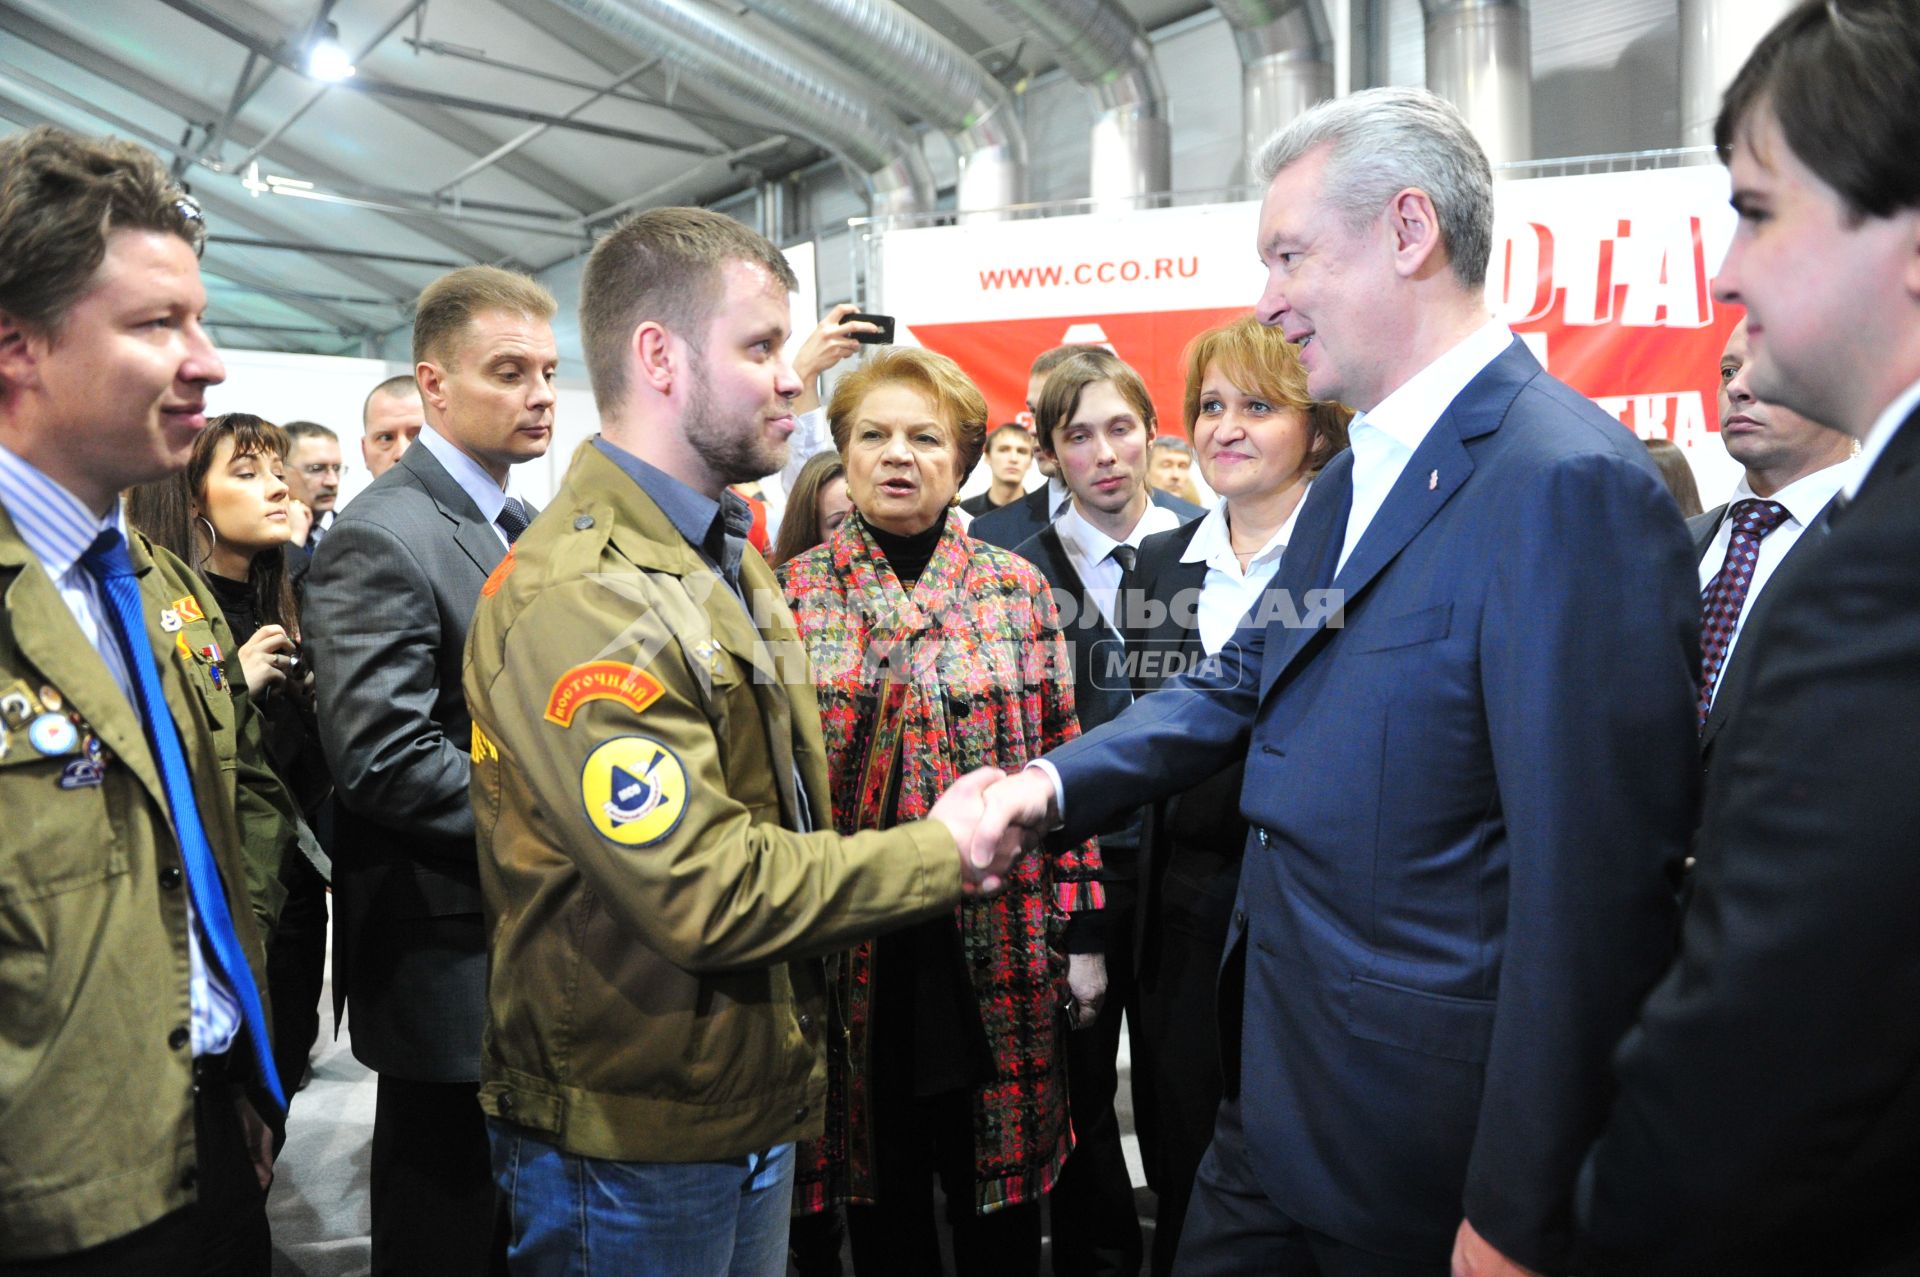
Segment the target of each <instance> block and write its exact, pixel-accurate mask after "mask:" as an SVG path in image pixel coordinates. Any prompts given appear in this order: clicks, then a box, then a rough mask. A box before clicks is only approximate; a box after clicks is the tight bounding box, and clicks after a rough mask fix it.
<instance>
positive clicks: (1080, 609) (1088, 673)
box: [974, 488, 1206, 845]
mask: <svg viewBox="0 0 1920 1277" xmlns="http://www.w3.org/2000/svg"><path fill="white" fill-rule="evenodd" d="M1151 496H1152V501H1153V504H1155V505H1157V506H1159V507H1161V508H1162V509H1166V510H1171V511H1173V512H1174V513H1175V514H1176V515H1177V516H1179V517H1180V519H1182V520H1183V521H1191V520H1195V519H1198V518H1199V517H1200V516H1201V515H1202V514H1204V513H1206V512H1205V511H1204V510H1202V509H1200V507H1199V506H1196V505H1194V504H1192V503H1191V502H1188V501H1182V500H1181V499H1180V498H1178V497H1174V496H1168V495H1167V494H1166V493H1164V492H1161V491H1160V490H1159V489H1157V488H1156V489H1153V490H1152V494H1151ZM1015 504H1018V503H1017V502H1016V503H1015ZM1002 508H1003V509H1009V510H1010V509H1012V508H1013V507H1012V506H1004V507H1002ZM974 526H975V527H978V526H979V524H977V523H976V524H975V525H974ZM1162 535H1164V534H1162ZM1148 539H1149V540H1151V539H1152V538H1148ZM1013 552H1014V553H1015V554H1017V555H1019V556H1020V557H1021V558H1023V559H1025V560H1026V561H1027V562H1029V563H1031V564H1033V566H1034V567H1036V568H1038V569H1039V570H1040V575H1041V576H1044V577H1045V578H1047V584H1048V585H1050V586H1052V587H1053V589H1054V591H1055V599H1056V601H1058V602H1060V604H1061V609H1062V611H1063V612H1066V611H1069V610H1070V611H1071V615H1070V616H1068V617H1067V618H1066V621H1065V624H1064V625H1063V626H1062V629H1063V632H1064V633H1065V634H1066V639H1067V650H1068V652H1069V653H1070V654H1071V655H1072V657H1073V705H1074V710H1075V712H1076V714H1077V716H1078V717H1079V719H1080V730H1081V731H1083V732H1090V731H1092V730H1093V729H1094V728H1096V727H1098V726H1100V724H1102V723H1104V722H1106V721H1107V720H1108V719H1111V718H1114V717H1116V716H1117V715H1118V714H1119V713H1120V711H1121V710H1124V709H1125V708H1126V707H1127V706H1129V705H1131V704H1132V703H1133V686H1132V681H1131V678H1130V677H1129V675H1128V671H1127V666H1126V662H1125V659H1124V656H1123V653H1124V646H1123V636H1122V634H1121V631H1120V626H1119V625H1118V624H1117V623H1116V621H1117V620H1118V619H1121V618H1109V617H1105V616H1102V615H1100V613H1099V609H1097V608H1095V607H1094V606H1093V604H1092V602H1091V601H1090V600H1089V599H1088V598H1087V589H1086V585H1085V584H1084V583H1083V582H1082V581H1081V580H1080V574H1079V573H1078V572H1076V571H1074V570H1073V563H1072V561H1071V560H1069V559H1068V558H1067V549H1066V546H1064V545H1062V544H1061V542H1060V534H1059V533H1058V532H1056V531H1055V530H1054V527H1053V525H1052V524H1051V523H1049V524H1048V525H1046V526H1045V527H1043V528H1042V529H1041V530H1040V531H1039V532H1038V533H1036V534H1035V535H1034V536H1033V537H1031V538H1030V539H1028V540H1026V541H1024V542H1022V543H1021V544H1019V545H1017V546H1015V547H1013ZM1138 566H1139V565H1138V562H1137V561H1136V563H1135V567H1136V568H1137V567H1138ZM1116 658H1118V659H1116ZM1103 845H1104V844H1103Z"/></svg>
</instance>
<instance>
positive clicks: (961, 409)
mask: <svg viewBox="0 0 1920 1277" xmlns="http://www.w3.org/2000/svg"><path fill="white" fill-rule="evenodd" d="M894 382H899V383H904V384H905V385H909V386H912V387H914V388H915V389H916V390H919V391H920V392H921V393H922V394H924V395H926V396H927V398H928V399H930V400H932V401H933V410H934V412H936V413H937V414H939V415H940V416H941V417H942V418H944V419H945V420H946V422H947V425H948V427H949V428H950V429H951V430H952V431H953V450H954V457H955V460H956V461H957V462H958V463H959V464H958V474H959V482H961V483H965V482H966V481H967V476H968V475H970V474H972V473H973V467H974V466H975V465H977V464H978V463H979V461H980V454H981V453H982V452H984V451H986V447H987V397H986V396H985V395H983V394H981V393H980V388H979V387H978V386H976V385H974V384H973V379H972V378H971V377H969V376H967V374H966V373H965V372H964V371H962V369H961V367H960V365H959V364H956V363H955V362H953V360H951V359H949V358H947V357H946V356H945V355H942V354H937V353H935V352H934V351H931V350H924V349H922V348H921V347H919V346H888V347H886V348H885V349H884V350H881V351H878V352H877V353H875V354H874V355H873V356H872V357H870V358H869V359H868V360H867V361H866V362H865V363H864V364H862V365H860V367H858V368H856V369H854V370H853V371H852V372H850V373H848V374H847V375H846V376H844V377H842V378H841V379H840V381H839V383H838V384H837V385H835V386H834V388H833V400H832V402H830V403H829V404H828V405H827V428H828V429H829V430H831V431H832V432H833V446H834V447H835V448H838V449H839V450H840V456H841V458H842V459H845V457H846V455H847V440H848V439H849V438H850V437H851V436H852V434H853V414H854V413H855V412H856V411H858V410H859V407H860V403H861V401H862V400H864V399H865V398H866V397H867V394H868V393H869V392H870V391H873V390H877V389H879V388H880V387H881V386H884V385H888V384H890V383H894Z"/></svg>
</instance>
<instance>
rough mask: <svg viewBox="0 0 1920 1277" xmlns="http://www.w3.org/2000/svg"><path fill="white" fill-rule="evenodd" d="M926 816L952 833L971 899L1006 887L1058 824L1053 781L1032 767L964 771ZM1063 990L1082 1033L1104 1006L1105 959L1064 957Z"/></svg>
mask: <svg viewBox="0 0 1920 1277" xmlns="http://www.w3.org/2000/svg"><path fill="white" fill-rule="evenodd" d="M927 816H928V818H929V819H931V820H937V821H939V822H940V823H941V824H943V825H945V826H946V827H947V829H948V831H949V832H951V833H952V834H953V841H954V845H955V846H956V847H957V848H958V849H959V852H960V877H961V882H962V884H963V887H962V889H963V890H964V891H965V892H966V894H967V895H969V896H973V897H980V896H990V895H993V894H994V893H995V892H997V891H999V890H1000V889H1001V888H1003V887H1004V886H1006V881H1007V875H1008V874H1010V873H1011V872H1012V871H1013V866H1014V864H1015V863H1016V862H1017V861H1018V860H1019V859H1020V857H1021V856H1023V855H1025V854H1026V853H1027V852H1029V851H1032V850H1033V849H1034V848H1035V847H1036V846H1038V845H1039V843H1040V838H1041V835H1043V834H1044V833H1046V832H1047V831H1048V830H1050V829H1052V828H1054V827H1055V826H1056V825H1058V824H1059V823H1060V812H1059V808H1058V805H1057V803H1056V802H1055V798H1054V791H1053V780H1052V778H1051V777H1049V776H1047V775H1045V774H1043V773H1042V772H1041V771H1040V770H1039V769H1038V768H1034V767H1025V768H1022V769H1021V770H1019V771H1017V772H1014V773H1013V774H1012V775H1008V774H1007V773H1006V772H1003V771H1001V770H1000V769H999V768H997V767H981V768H978V769H977V770H974V771H970V772H968V773H967V774H966V775H964V776H962V777H961V778H960V779H959V780H957V781H955V782H954V783H953V784H952V785H950V786H948V788H947V791H946V792H945V793H944V794H941V795H940V799H939V801H938V802H936V803H934V805H933V810H932V811H930V812H928V813H927ZM1067 988H1068V990H1069V992H1070V993H1071V994H1072V997H1071V999H1070V1000H1069V1002H1068V1004H1067V1015H1068V1017H1069V1020H1070V1022H1071V1024H1072V1026H1073V1027H1074V1028H1076V1029H1084V1028H1087V1027H1088V1026H1090V1025H1092V1024H1093V1022H1094V1021H1095V1020H1097V1019H1099V1017H1100V1009H1101V1007H1103V1006H1104V1005H1105V1004H1106V1000H1107V964H1106V959H1105V957H1104V956H1103V955H1101V954H1098V953H1073V954H1069V955H1068V956H1067Z"/></svg>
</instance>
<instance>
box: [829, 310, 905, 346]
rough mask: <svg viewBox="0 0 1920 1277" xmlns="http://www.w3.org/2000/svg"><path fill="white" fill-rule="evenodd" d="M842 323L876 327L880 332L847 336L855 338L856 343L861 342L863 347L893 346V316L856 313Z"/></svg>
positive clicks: (849, 334)
mask: <svg viewBox="0 0 1920 1277" xmlns="http://www.w3.org/2000/svg"><path fill="white" fill-rule="evenodd" d="M840 322H841V323H843V324H872V325H873V326H874V327H876V328H878V329H879V330H880V331H879V332H877V333H848V334H847V336H849V337H851V338H853V339H854V340H855V341H857V342H859V343H860V344H861V345H863V346H891V345H893V316H892V315H862V314H859V313H857V312H856V313H855V314H852V315H848V316H847V317H846V318H845V319H842V320H841V321H840Z"/></svg>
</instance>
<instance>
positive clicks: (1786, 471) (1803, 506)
mask: <svg viewBox="0 0 1920 1277" xmlns="http://www.w3.org/2000/svg"><path fill="white" fill-rule="evenodd" d="M1747 362H1748V361H1747V321H1746V320H1744V319H1743V320H1741V321H1740V322H1739V323H1738V324H1736V325H1735V326H1734V329H1733V332H1732V333H1730V334H1728V336H1727V346H1726V349H1725V351H1723V352H1722V353H1721V356H1720V442H1721V443H1722V444H1724V445H1725V446H1726V449H1727V455H1729V456H1731V457H1732V458H1733V459H1734V460H1735V461H1738V462H1739V463H1740V464H1741V467H1742V468H1743V469H1744V471H1745V473H1744V474H1742V475H1741V478H1740V482H1739V484H1738V485H1737V486H1736V487H1735V488H1734V490H1733V496H1732V498H1731V499H1730V500H1728V501H1727V502H1725V503H1724V504H1721V505H1719V506H1716V507H1714V508H1713V509H1711V510H1708V511H1707V512H1706V513H1705V514H1697V515H1695V516H1694V517H1693V518H1691V519H1688V520H1687V531H1688V532H1689V533H1691V534H1692V535H1693V552H1694V554H1695V555H1697V556H1699V559H1700V598H1701V617H1700V632H1701V646H1702V649H1703V652H1702V656H1701V667H1700V669H1701V675H1700V755H1701V757H1702V758H1703V759H1709V758H1711V757H1712V753H1711V750H1712V745H1713V739H1714V737H1715V736H1717V735H1719V733H1720V729H1721V728H1722V727H1723V726H1725V725H1726V721H1727V718H1728V716H1729V715H1730V714H1731V713H1732V710H1733V703H1734V699H1735V698H1734V696H1733V695H1732V693H1731V691H1729V692H1728V693H1727V694H1726V695H1722V694H1721V688H1723V687H1726V688H1731V687H1732V685H1733V683H1734V682H1735V681H1736V680H1735V679H1734V678H1733V677H1732V673H1733V670H1734V668H1735V663H1736V658H1737V654H1738V652H1739V650H1740V649H1739V647H1738V644H1739V641H1740V632H1741V630H1742V628H1743V627H1744V626H1745V624H1746V620H1747V617H1748V616H1750V615H1752V612H1753V605H1754V603H1755V602H1756V601H1757V600H1758V599H1759V597H1760V593H1761V591H1762V590H1764V589H1766V587H1767V582H1768V581H1770V580H1771V579H1772V578H1773V576H1774V574H1775V572H1776V571H1778V570H1779V569H1780V568H1781V567H1782V566H1784V565H1785V564H1786V562H1787V561H1788V559H1789V558H1790V557H1791V556H1792V555H1793V553H1794V552H1795V551H1796V550H1798V549H1800V548H1801V547H1802V546H1803V545H1806V544H1808V543H1809V539H1808V538H1807V537H1806V536H1805V535H1804V534H1805V533H1807V532H1808V531H1809V530H1811V529H1813V528H1815V527H1819V526H1822V523H1821V515H1822V514H1823V513H1824V512H1825V511H1826V509H1827V506H1828V504H1829V503H1830V502H1831V501H1832V500H1833V497H1834V494H1835V493H1837V492H1839V491H1840V486H1841V485H1842V484H1844V483H1846V482H1847V480H1849V479H1851V478H1852V477H1853V467H1852V466H1849V465H1847V464H1846V462H1847V461H1848V460H1849V458H1851V457H1852V456H1853V454H1854V452H1855V451H1857V450H1858V448H1859V445H1858V444H1857V443H1855V442H1854V441H1853V440H1852V439H1850V438H1848V437H1847V436H1846V435H1844V434H1842V433H1841V432H1840V431H1838V430H1835V429H1833V428H1832V427H1830V426H1823V425H1821V424H1820V423H1819V422H1817V421H1808V420H1807V419H1806V418H1805V417H1803V416H1801V415H1800V414H1799V413H1797V412H1795V411H1793V410H1792V409H1791V408H1787V407H1784V406H1782V405H1780V404H1772V403H1764V402H1762V401H1761V400H1760V399H1758V398H1756V397H1755V396H1754V393H1753V387H1752V384H1751V382H1750V378H1749V375H1748V370H1747Z"/></svg>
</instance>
